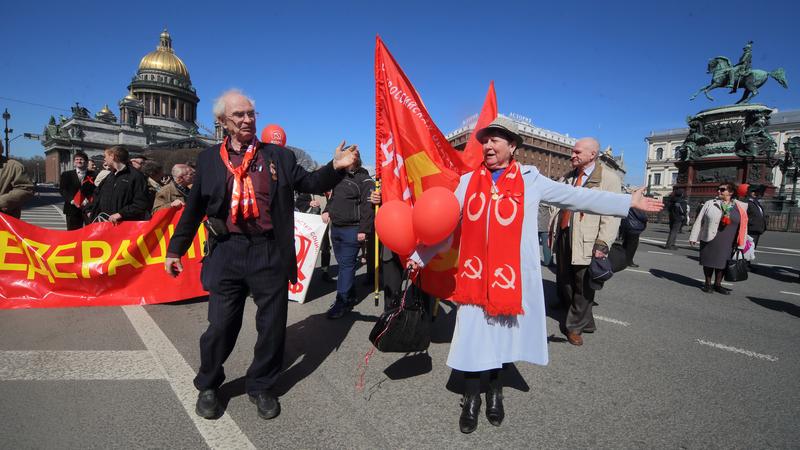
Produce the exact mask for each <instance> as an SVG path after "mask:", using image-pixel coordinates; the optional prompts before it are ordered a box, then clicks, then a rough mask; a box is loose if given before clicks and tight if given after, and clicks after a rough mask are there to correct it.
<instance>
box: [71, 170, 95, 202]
mask: <svg viewBox="0 0 800 450" xmlns="http://www.w3.org/2000/svg"><path fill="white" fill-rule="evenodd" d="M78 178H80V176H78ZM84 184H94V180H93V179H92V177H90V176H89V174H88V173H87V174H86V175H84V176H83V181H81V185H80V186H78V192H76V193H75V195H74V196H73V197H72V204H73V205H75V206H77V207H78V208H82V207H83V201H84V200H88V201H89V202H90V203H91V201H92V196H84V195H83V192H81V191H82V189H83V185H84Z"/></svg>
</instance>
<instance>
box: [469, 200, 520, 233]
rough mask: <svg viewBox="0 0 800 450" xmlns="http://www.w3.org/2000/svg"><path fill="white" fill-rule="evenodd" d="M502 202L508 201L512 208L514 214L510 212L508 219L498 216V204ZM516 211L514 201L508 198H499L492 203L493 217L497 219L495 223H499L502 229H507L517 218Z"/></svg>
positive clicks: (516, 207)
mask: <svg viewBox="0 0 800 450" xmlns="http://www.w3.org/2000/svg"><path fill="white" fill-rule="evenodd" d="M503 200H508V201H510V202H511V206H513V207H514V212H512V213H511V215H510V216H508V217H503V216H502V215H501V214H500V209H499V208H500V202H502V201H503ZM517 209H518V206H517V202H515V201H514V199H512V198H508V197H500V199H499V200H497V201H496V202H495V203H494V216H495V218H496V219H497V222H499V223H500V225H502V226H504V227H507V226H508V225H509V224H510V223H511V222H513V221H514V218H516V217H517ZM467 213H469V209H468V210H467Z"/></svg>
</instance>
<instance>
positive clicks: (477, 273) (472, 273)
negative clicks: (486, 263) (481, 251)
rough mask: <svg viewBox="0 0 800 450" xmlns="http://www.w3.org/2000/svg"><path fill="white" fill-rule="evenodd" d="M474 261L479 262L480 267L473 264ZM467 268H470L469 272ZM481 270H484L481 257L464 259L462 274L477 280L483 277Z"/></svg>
mask: <svg viewBox="0 0 800 450" xmlns="http://www.w3.org/2000/svg"><path fill="white" fill-rule="evenodd" d="M472 261H476V262H477V263H478V267H475V266H473V265H472ZM467 270H469V272H467ZM481 272H483V263H482V262H481V259H480V258H478V257H477V256H476V257H474V258H469V259H467V260H466V261H464V272H462V273H461V276H462V277H467V278H469V279H471V280H477V279H479V278H480V277H481Z"/></svg>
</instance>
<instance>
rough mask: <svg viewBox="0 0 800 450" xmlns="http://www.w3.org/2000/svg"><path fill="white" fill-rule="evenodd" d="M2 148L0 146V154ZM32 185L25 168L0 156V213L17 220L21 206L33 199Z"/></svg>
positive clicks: (20, 212)
mask: <svg viewBox="0 0 800 450" xmlns="http://www.w3.org/2000/svg"><path fill="white" fill-rule="evenodd" d="M2 151H3V146H2V145H0V153H2ZM33 192H34V190H33V183H32V182H31V179H30V178H29V177H28V175H27V174H26V173H25V166H23V165H22V164H21V163H20V162H18V161H14V160H13V159H6V158H4V157H3V156H0V212H2V213H4V214H8V215H9V216H12V217H16V218H17V219H19V217H20V215H21V214H22V205H24V204H25V202H27V201H28V200H30V199H31V197H33Z"/></svg>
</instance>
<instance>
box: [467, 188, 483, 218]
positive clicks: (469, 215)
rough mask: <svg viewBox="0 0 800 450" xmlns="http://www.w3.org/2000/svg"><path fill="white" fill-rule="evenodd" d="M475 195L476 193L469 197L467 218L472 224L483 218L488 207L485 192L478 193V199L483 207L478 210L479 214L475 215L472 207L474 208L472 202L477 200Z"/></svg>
mask: <svg viewBox="0 0 800 450" xmlns="http://www.w3.org/2000/svg"><path fill="white" fill-rule="evenodd" d="M475 195H476V193H474V192H473V193H472V195H470V196H469V200H467V218H468V219H469V220H470V221H472V222H475V221H476V220H478V219H479V218H480V217H481V214H482V213H483V208H484V207H485V206H486V195H484V193H483V192H480V193H477V195H478V199H479V200H480V201H481V207H480V209H478V212H476V213H475V214H473V213H472V208H471V206H472V201H473V200H475Z"/></svg>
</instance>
